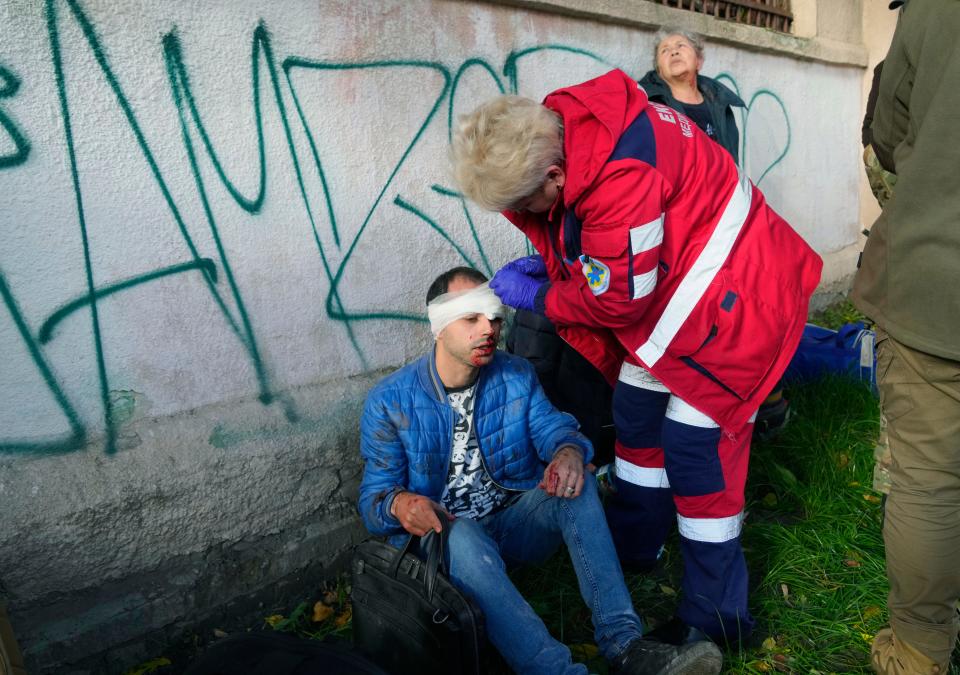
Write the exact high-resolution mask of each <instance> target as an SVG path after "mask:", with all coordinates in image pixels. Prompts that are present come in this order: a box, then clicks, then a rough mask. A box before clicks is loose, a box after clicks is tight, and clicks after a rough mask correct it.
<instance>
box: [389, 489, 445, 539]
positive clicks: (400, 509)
mask: <svg viewBox="0 0 960 675" xmlns="http://www.w3.org/2000/svg"><path fill="white" fill-rule="evenodd" d="M437 512H440V513H442V514H443V515H444V516H446V517H447V518H448V519H449V520H453V516H451V515H450V514H449V513H447V510H446V509H444V508H443V507H442V506H440V505H439V504H437V503H436V502H435V501H433V500H432V499H428V498H427V497H424V496H423V495H418V494H416V493H413V492H399V493H397V496H396V497H394V498H393V504H391V505H390V513H391V514H392V515H393V517H394V518H396V519H397V520H399V521H400V524H401V525H402V526H403V529H405V530H406V531H407V532H409V533H410V534H414V535H416V536H418V537H422V536H423V535H425V534H426V533H427V532H429V531H430V530H433V531H434V532H436V533H437V534H440V533H441V532H442V531H443V528H442V527H441V525H440V518H439V517H438V516H437Z"/></svg>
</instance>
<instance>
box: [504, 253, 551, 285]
mask: <svg viewBox="0 0 960 675" xmlns="http://www.w3.org/2000/svg"><path fill="white" fill-rule="evenodd" d="M502 269H505V270H516V271H517V272H521V273H523V274H526V275H527V276H528V277H533V278H534V279H543V280H546V278H547V265H546V263H545V262H543V258H541V257H540V254H539V253H535V254H533V255H528V256H527V257H526V258H517V259H516V260H514V261H512V262H508V263H507V264H506V265H504V266H503V268H502Z"/></svg>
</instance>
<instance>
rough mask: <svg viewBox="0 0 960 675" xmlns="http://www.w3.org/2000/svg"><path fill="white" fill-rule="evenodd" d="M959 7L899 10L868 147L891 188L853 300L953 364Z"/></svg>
mask: <svg viewBox="0 0 960 675" xmlns="http://www.w3.org/2000/svg"><path fill="white" fill-rule="evenodd" d="M958 34H960V2H958V0H927V1H926V2H911V3H910V4H909V5H908V6H907V7H905V8H904V10H903V14H902V15H901V17H900V22H899V24H898V25H897V29H896V32H895V33H894V35H893V42H892V44H891V45H890V51H889V52H888V53H887V57H886V59H885V60H884V63H883V73H882V74H881V77H880V88H879V91H878V94H877V104H876V107H875V109H874V118H873V126H872V127H871V132H872V138H871V141H872V144H873V147H874V149H875V150H876V153H877V157H878V158H879V159H880V163H881V164H882V165H883V166H884V168H885V169H887V170H889V171H892V172H894V173H896V175H897V187H896V191H895V192H894V194H893V197H892V198H891V199H890V201H888V202H887V203H886V206H885V207H884V209H883V213H881V214H880V217H879V218H878V219H877V222H876V223H875V224H874V226H873V228H872V229H871V230H870V237H869V238H868V239H867V244H866V247H865V248H864V251H863V259H862V262H861V266H860V269H859V271H858V272H857V277H856V279H855V281H854V286H853V301H854V303H855V304H856V306H857V307H858V308H859V309H860V310H861V311H862V312H864V313H865V314H866V315H867V316H869V317H870V318H871V319H873V320H874V321H876V322H877V325H879V326H880V327H881V328H883V329H884V330H885V331H887V332H888V333H889V334H890V335H891V336H892V337H893V338H894V339H896V340H898V341H899V342H902V343H903V344H905V345H907V346H908V347H911V348H913V349H916V350H918V351H921V352H926V353H928V354H933V355H935V356H939V357H941V358H946V359H952V360H960V172H958V171H957V146H958V143H960V127H958V126H957V120H958V111H960V50H958V49H956V48H955V44H956V42H957V35H958Z"/></svg>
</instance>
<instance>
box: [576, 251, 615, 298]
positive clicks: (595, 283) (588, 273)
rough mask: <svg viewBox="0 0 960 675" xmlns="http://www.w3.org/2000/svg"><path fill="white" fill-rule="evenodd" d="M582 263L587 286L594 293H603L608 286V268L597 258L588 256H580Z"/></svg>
mask: <svg viewBox="0 0 960 675" xmlns="http://www.w3.org/2000/svg"><path fill="white" fill-rule="evenodd" d="M580 262H581V264H582V265H583V267H582V268H581V269H582V270H583V276H584V277H586V279H587V286H589V287H590V292H591V293H593V294H594V295H600V294H602V293H605V292H606V291H607V289H608V288H610V268H609V267H607V266H606V265H604V264H603V263H602V262H600V261H599V260H596V259H595V258H591V257H589V256H585V255H582V256H580Z"/></svg>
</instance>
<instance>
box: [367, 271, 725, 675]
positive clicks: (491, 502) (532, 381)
mask: <svg viewBox="0 0 960 675" xmlns="http://www.w3.org/2000/svg"><path fill="white" fill-rule="evenodd" d="M486 281H487V279H486V277H484V276H483V274H481V273H480V272H478V271H477V270H475V269H471V268H468V267H458V268H454V269H452V270H449V271H448V272H445V273H444V274H441V275H440V276H439V277H438V278H437V279H436V280H435V281H434V282H433V284H432V285H431V286H430V289H429V291H428V292H427V313H428V315H429V318H430V326H431V330H432V332H433V335H434V338H435V344H434V345H432V346H431V348H430V349H428V350H427V352H426V354H424V355H423V356H422V357H421V358H420V359H418V360H417V361H415V362H413V363H411V364H409V365H407V366H405V367H403V368H401V369H400V370H398V371H397V372H395V373H393V374H392V375H390V376H388V377H386V378H385V379H384V380H382V381H381V382H380V383H379V384H377V386H376V387H374V389H373V390H372V391H371V392H370V394H369V396H368V397H367V401H366V405H365V408H364V411H363V417H362V419H361V453H362V455H363V459H364V463H365V468H364V475H363V481H362V483H361V485H360V504H359V508H360V515H361V516H362V518H363V521H364V523H365V524H366V526H367V529H369V530H370V532H371V533H372V534H374V535H381V536H388V537H389V538H390V541H391V543H393V544H395V545H402V544H403V542H404V541H405V540H406V538H407V537H409V536H410V535H411V534H413V535H417V536H420V535H423V534H425V533H426V532H428V531H429V530H435V531H437V532H439V531H440V530H441V526H440V521H439V520H438V518H447V519H449V520H450V521H451V528H450V535H449V544H448V547H447V551H446V554H447V556H448V558H449V559H448V561H447V563H448V569H449V571H450V580H451V581H452V583H453V584H454V585H456V586H457V587H458V588H460V589H461V590H462V591H463V592H464V593H466V594H467V595H468V596H469V597H470V598H471V599H472V600H473V601H474V602H475V603H476V604H477V605H478V606H479V607H480V608H481V609H482V610H483V612H484V615H485V620H486V625H487V631H488V634H489V636H490V640H491V642H492V643H493V645H494V646H495V647H496V648H497V650H499V652H500V654H501V655H502V656H503V657H504V659H505V660H506V661H507V663H508V664H509V665H510V667H511V668H512V669H513V670H514V671H516V672H518V673H543V674H544V675H558V674H561V673H578V674H579V673H586V672H587V671H586V668H585V666H584V665H583V664H579V663H573V661H572V659H571V655H570V650H569V649H567V647H566V646H565V645H563V644H562V643H561V642H559V641H558V640H556V639H555V638H554V637H553V636H551V635H550V633H549V632H548V631H547V628H546V626H545V625H544V624H543V621H541V619H540V618H539V617H538V616H537V615H536V613H535V612H534V611H533V609H532V608H531V607H530V605H529V604H528V603H527V602H526V600H524V598H523V596H522V595H521V594H520V592H519V591H518V590H517V588H516V587H515V586H514V585H513V583H512V582H511V580H510V578H509V577H508V576H507V568H508V567H509V566H511V565H516V564H536V563H540V562H543V561H545V560H546V559H547V558H549V557H550V556H551V555H552V554H553V553H554V552H555V551H556V550H557V549H558V548H559V547H560V545H561V544H564V545H565V546H566V548H567V550H568V552H569V554H570V557H571V559H572V561H573V566H574V569H575V571H576V574H577V579H578V582H579V585H580V590H581V594H582V596H583V599H584V602H586V603H587V605H588V606H589V607H590V610H591V617H592V620H593V625H594V635H595V639H596V642H597V645H598V647H599V649H600V652H601V653H602V654H603V656H604V657H606V659H607V660H608V661H609V662H610V665H611V672H612V673H616V674H618V675H619V674H623V673H634V674H640V673H643V674H645V675H652V674H656V673H663V674H666V673H670V674H680V673H688V674H692V673H702V674H707V673H718V672H720V666H721V662H722V657H721V654H720V651H719V649H718V648H717V647H716V645H714V644H713V643H711V642H706V641H701V642H695V643H691V644H686V645H681V646H674V645H669V644H664V643H661V642H657V641H654V640H650V639H645V638H643V637H642V633H643V626H642V624H641V622H640V619H639V617H638V616H637V613H636V612H635V611H634V609H633V605H632V602H631V599H630V594H629V592H628V591H627V588H626V585H625V584H624V580H623V573H622V572H621V569H620V564H619V562H618V561H617V554H616V551H615V550H614V546H613V541H612V539H611V536H610V531H609V529H608V528H607V524H606V521H605V519H604V513H603V508H602V505H601V503H600V500H599V498H598V496H597V485H596V480H595V479H594V477H593V475H592V474H590V473H589V472H587V471H586V470H585V466H586V464H587V462H589V461H590V459H591V455H592V453H593V448H592V447H591V445H590V442H589V441H588V440H587V439H586V438H585V437H584V436H583V435H582V434H580V433H579V431H578V430H577V423H576V421H575V420H574V418H573V417H571V416H570V415H567V414H565V413H561V412H559V411H558V410H557V409H556V408H554V407H553V405H552V404H551V403H550V401H549V400H548V399H547V397H546V396H545V394H544V393H543V390H542V389H541V387H540V384H539V383H538V381H537V377H536V374H535V372H534V369H533V366H531V365H530V364H529V362H527V361H526V360H524V359H522V358H519V357H514V356H511V355H509V354H506V353H504V352H502V351H498V350H497V342H498V340H499V337H500V327H501V323H502V321H503V316H504V307H503V305H501V304H500V300H499V299H498V298H497V296H496V295H495V294H494V293H493V291H491V290H490V289H489V288H488V286H487V283H486Z"/></svg>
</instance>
